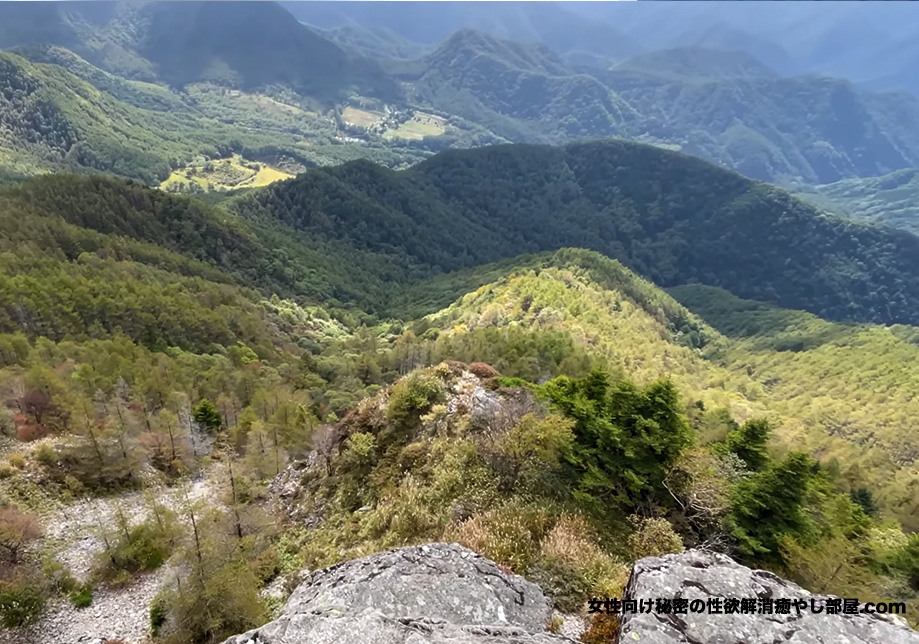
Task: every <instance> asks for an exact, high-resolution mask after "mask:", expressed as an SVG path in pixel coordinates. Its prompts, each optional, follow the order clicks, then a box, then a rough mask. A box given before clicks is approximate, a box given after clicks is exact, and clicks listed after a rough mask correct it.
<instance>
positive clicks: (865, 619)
mask: <svg viewBox="0 0 919 644" xmlns="http://www.w3.org/2000/svg"><path fill="white" fill-rule="evenodd" d="M658 598H661V599H669V600H671V601H672V600H673V599H674V598H679V599H682V600H686V601H687V602H696V603H695V604H694V605H695V606H698V605H699V604H698V603H697V602H699V601H701V602H702V605H704V606H705V608H704V610H703V611H701V612H693V610H692V609H689V610H687V611H686V612H685V613H680V614H677V613H675V612H672V611H671V612H669V613H668V612H664V611H660V612H659V611H658V610H657V608H658V607H657V606H656V600H657V599H658ZM624 599H627V600H635V601H636V602H637V601H641V600H644V601H645V602H647V601H648V600H652V602H653V603H654V604H655V609H654V610H651V611H650V612H641V613H633V612H626V613H624V614H623V615H622V618H621V627H620V629H619V639H618V641H619V642H620V643H622V644H625V643H627V644H632V643H633V642H637V643H639V644H642V643H645V644H778V643H780V642H781V643H782V644H919V633H917V632H916V631H914V630H912V629H910V628H909V626H908V625H907V624H906V623H905V622H904V621H903V620H902V619H901V618H899V617H895V616H885V615H879V614H867V613H855V614H846V613H844V612H840V613H838V614H827V613H826V606H827V604H828V602H831V601H832V600H833V599H835V598H832V597H827V596H822V595H812V594H811V593H809V592H807V591H806V590H804V589H803V588H801V587H800V586H797V585H795V584H793V583H791V582H788V581H785V580H783V579H781V578H779V577H777V576H775V575H773V574H772V573H769V572H765V571H763V570H751V569H750V568H746V567H744V566H741V565H740V564H738V563H736V562H734V561H733V560H731V559H730V558H729V557H726V556H724V555H720V554H714V553H709V552H703V551H699V550H690V551H686V552H683V553H681V554H677V555H667V556H665V557H648V558H646V559H642V560H640V561H639V562H637V563H636V564H635V567H634V569H633V572H632V577H631V579H630V581H629V584H628V586H627V587H626V591H625V598H624ZM734 599H736V600H738V601H739V600H741V599H746V600H747V601H748V603H747V604H746V606H747V607H748V608H749V606H750V604H749V602H750V601H751V600H752V601H754V603H755V604H756V605H757V609H756V610H755V611H753V612H752V613H751V612H742V611H737V612H730V611H729V612H724V611H725V606H726V604H727V603H728V602H727V601H726V600H734ZM760 599H765V600H770V599H771V600H772V601H773V603H774V607H775V609H776V610H774V611H773V613H772V614H764V613H763V612H761V611H760V610H759V606H758V604H759V600H760ZM780 599H781V600H785V599H787V600H790V602H792V606H791V608H790V611H789V612H788V613H784V612H782V611H781V609H779V608H778V601H777V600H780ZM812 600H813V605H812ZM795 602H797V603H798V605H799V606H800V607H801V610H800V612H798V610H797V609H796V608H795V606H794V603H795ZM710 603H714V604H715V605H717V606H721V608H722V612H721V614H712V613H711V612H710V611H709V606H710ZM814 606H815V607H817V608H818V609H819V608H822V609H823V612H821V613H819V614H815V613H814V612H813V607H814ZM551 615H552V608H551V604H550V602H549V601H548V600H547V599H546V597H545V596H544V595H543V594H542V591H540V589H539V587H538V586H536V585H535V584H532V583H530V582H528V581H526V580H525V579H523V578H521V577H518V576H517V575H513V574H508V573H505V572H503V571H502V570H501V569H500V568H498V566H497V565H496V564H495V563H494V562H492V561H489V560H488V559H485V558H484V557H482V556H480V555H477V554H475V553H474V552H472V551H470V550H467V549H465V548H463V547H461V546H459V545H456V544H444V543H435V544H429V545H425V546H415V547H410V548H400V549H398V550H390V551H388V552H383V553H380V554H376V555H373V556H370V557H366V558H364V559H358V560H355V561H349V562H346V563H342V564H338V565H337V566H333V567H331V568H327V569H325V570H319V571H316V572H314V573H312V574H310V575H309V576H308V577H307V578H306V579H305V581H303V583H302V584H301V585H300V586H299V587H298V588H297V589H296V590H295V591H294V593H293V595H291V597H290V599H289V601H288V602H287V606H286V607H285V608H284V610H283V612H282V613H281V615H280V617H279V618H278V619H276V620H275V621H273V622H271V623H269V624H266V625H265V626H263V627H261V628H259V629H256V630H254V631H250V632H248V633H245V634H243V635H237V636H236V637H232V638H230V639H229V640H227V641H226V642H224V644H350V643H352V642H354V643H364V642H367V643H373V644H565V643H567V644H574V643H575V642H576V640H573V639H569V638H567V637H564V636H562V635H553V634H551V633H549V632H547V631H546V627H547V623H548V621H549V619H550V617H551Z"/></svg>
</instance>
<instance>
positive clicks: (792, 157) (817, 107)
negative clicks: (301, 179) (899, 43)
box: [0, 2, 919, 185]
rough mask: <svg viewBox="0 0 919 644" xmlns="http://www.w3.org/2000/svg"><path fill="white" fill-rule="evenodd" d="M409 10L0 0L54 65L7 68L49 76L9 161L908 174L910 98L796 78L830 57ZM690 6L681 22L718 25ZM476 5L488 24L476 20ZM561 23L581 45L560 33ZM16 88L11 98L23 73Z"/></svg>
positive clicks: (40, 165) (30, 165)
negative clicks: (530, 152)
mask: <svg viewBox="0 0 919 644" xmlns="http://www.w3.org/2000/svg"><path fill="white" fill-rule="evenodd" d="M371 4H372V3H371ZM410 4H411V5H413V8H412V11H413V12H414V13H412V16H411V19H409V17H408V16H407V15H406V9H407V7H405V6H403V5H401V4H399V3H388V4H387V5H386V6H385V7H382V6H381V7H375V6H370V5H367V4H366V3H360V2H355V3H348V5H347V6H346V5H329V6H323V5H322V4H321V3H282V6H279V5H277V4H275V3H270V2H258V3H247V2H236V3H221V4H216V3H209V2H200V3H199V2H152V3H104V4H99V3H92V2H88V3H84V2H48V3H38V4H31V5H25V4H21V3H7V4H4V5H3V6H2V7H0V25H2V26H0V47H2V48H5V49H7V50H10V51H11V52H13V53H16V54H18V55H20V56H23V57H24V58H25V59H26V60H27V61H28V62H29V63H44V64H51V65H55V66H56V67H54V68H53V69H54V74H55V75H56V76H55V78H56V83H55V84H53V86H49V85H48V84H47V82H45V77H46V76H47V73H46V71H42V70H48V69H51V68H36V67H29V66H28V65H27V63H26V62H23V61H22V60H20V59H15V58H7V59H6V60H7V63H6V67H5V69H6V70H7V71H6V72H5V73H6V74H9V75H11V76H23V75H25V76H28V77H29V78H31V79H32V82H30V83H28V84H27V85H23V86H22V87H20V88H19V89H18V90H17V91H19V92H20V93H27V94H29V95H30V96H32V94H34V93H35V92H36V91H37V87H39V86H41V87H42V90H41V94H42V97H41V99H38V100H37V99H36V98H27V99H26V98H17V99H16V101H15V102H13V103H10V104H9V107H8V108H7V111H8V112H9V114H10V116H8V117H7V119H8V120H10V119H11V120H14V121H16V122H15V123H11V124H10V125H9V127H8V128H6V129H4V131H3V132H4V133H3V137H4V140H5V141H6V142H5V143H4V144H3V149H2V150H0V153H2V155H3V158H5V159H6V161H5V162H4V165H5V166H6V173H10V172H12V173H14V174H16V173H18V174H29V173H34V172H36V171H40V170H42V169H45V168H52V167H61V166H60V164H61V163H65V164H66V167H68V168H70V169H79V168H80V167H89V168H93V169H97V170H98V169H103V170H106V171H110V172H114V173H116V174H122V175H125V174H127V176H132V177H135V178H142V179H143V180H144V181H145V182H147V183H158V182H161V181H164V180H165V179H166V178H167V177H168V176H169V175H170V173H171V172H172V171H176V170H183V171H184V169H185V168H187V167H188V166H189V164H192V163H194V159H195V158H196V157H197V155H202V154H203V155H204V156H207V157H209V158H217V157H220V156H225V155H226V154H227V150H233V151H234V152H235V153H240V152H241V151H242V150H243V149H244V148H245V149H246V150H247V151H248V152H249V158H250V160H256V161H258V160H260V159H270V158H272V157H276V156H277V155H278V153H283V154H286V155H288V156H290V157H291V158H295V159H297V160H298V163H299V164H300V165H301V166H304V165H307V166H308V165H311V164H315V163H320V164H322V163H328V162H339V161H341V160H346V159H349V158H357V157H363V158H371V159H373V160H375V161H383V162H386V163H388V164H390V165H393V166H398V165H400V164H406V163H414V162H417V161H418V160H420V159H421V158H424V157H425V156H427V155H430V154H431V153H432V152H435V151H438V150H441V149H444V148H446V147H469V146H475V145H482V144H491V143H498V142H529V143H553V144H559V143H565V142H568V141H573V140H579V139H583V138H598V137H599V138H604V137H621V138H628V139H633V140H638V141H643V142H647V143H652V144H657V145H661V146H665V147H670V148H673V149H679V150H683V151H685V152H687V153H690V154H694V155H697V156H701V157H703V158H707V159H709V160H712V161H715V162H716V163H719V164H722V165H725V166H727V167H730V168H732V169H735V170H738V171H740V172H742V173H744V174H746V175H747V176H750V177H751V178H755V179H759V180H765V181H774V182H775V181H777V182H781V183H784V184H787V185H797V184H802V183H803V184H828V183H832V182H835V181H839V180H843V179H849V178H859V177H871V176H879V175H883V174H886V173H889V172H894V171H898V170H904V169H907V168H911V167H914V166H919V137H917V135H916V134H915V133H916V132H917V131H919V128H917V123H919V99H916V98H915V97H913V96H912V95H910V94H905V93H900V94H895V93H894V94H891V93H876V92H874V91H871V90H869V89H866V87H868V86H872V87H873V86H877V84H875V85H871V84H870V83H868V84H865V83H861V84H859V83H857V82H853V81H852V80H846V79H844V78H831V77H824V76H814V75H806V76H794V75H791V76H789V75H787V74H788V73H800V72H807V73H811V74H812V73H813V72H814V71H817V72H820V73H822V72H823V71H824V68H823V67H821V66H819V65H816V66H811V67H808V66H799V67H797V68H789V67H787V66H784V65H781V64H778V63H777V59H776V57H775V56H772V57H769V56H761V58H757V56H758V55H760V54H761V52H756V51H749V49H750V48H749V47H746V48H744V47H740V48H739V49H740V51H729V50H726V49H724V47H725V46H726V45H724V43H718V42H710V41H709V40H705V39H695V40H686V39H685V38H683V39H682V40H681V39H680V38H677V37H676V36H673V34H671V36H672V37H668V38H663V36H660V37H659V38H657V39H652V38H645V37H642V38H639V39H637V40H640V41H641V42H642V43H645V44H643V45H642V46H641V47H638V46H635V45H634V43H632V44H630V43H629V39H627V38H620V36H619V35H618V34H619V32H618V31H617V29H621V28H623V27H625V26H628V31H629V33H630V34H633V33H634V34H644V32H643V31H642V30H641V29H640V28H639V27H640V25H641V24H642V23H641V20H639V17H640V15H645V14H647V15H649V16H651V15H653V16H656V15H658V12H660V11H663V8H662V7H656V6H651V5H659V4H661V3H620V4H622V5H625V4H641V5H642V7H621V8H619V7H609V8H606V9H601V8H591V7H589V6H586V5H585V6H580V5H575V4H572V5H571V6H568V5H565V6H562V5H557V4H554V3H502V5H501V7H500V9H497V11H498V13H497V14H494V11H495V10H489V11H491V12H492V13H487V12H486V11H485V8H484V7H480V6H479V5H478V4H477V3H461V4H455V3H446V4H444V5H443V6H440V5H441V3H438V7H433V6H429V5H427V4H425V3H423V2H422V3H410ZM588 4H589V3H588ZM677 4H679V5H681V6H682V5H691V4H693V3H677ZM415 5H417V7H415ZM537 5H538V6H537ZM663 5H669V3H663ZM674 10H675V11H677V14H678V15H682V14H680V13H679V12H684V11H690V8H688V7H682V8H680V7H677V8H675V9H674ZM692 11H696V9H692ZM698 11H700V12H702V13H701V14H700V15H699V16H697V17H696V18H694V19H693V20H688V19H687V21H686V25H687V28H688V29H689V31H692V28H691V25H692V24H694V23H698V24H702V23H703V22H705V21H706V20H709V18H706V17H705V16H707V15H708V14H705V11H704V10H703V8H699V9H698ZM732 11H733V10H729V11H727V12H726V14H725V15H726V16H732V15H734V14H733V13H732ZM757 11H760V9H757ZM802 11H805V10H804V9H799V8H796V9H794V10H793V12H802ZM839 11H840V15H844V16H849V15H850V14H851V15H855V14H852V13H851V10H849V9H845V8H843V9H840V10H839ZM891 11H892V9H891ZM902 11H907V10H906V9H903V10H902ZM598 12H599V13H598ZM603 12H607V13H603ZM635 12H638V13H635ZM434 13H436V14H437V15H436V16H434V15H433V14H434ZM620 13H621V15H620ZM767 13H768V12H767ZM805 13H806V11H805ZM294 14H295V15H296V17H295V15H294ZM378 14H380V15H378ZM383 14H386V16H389V18H386V19H384V17H383ZM429 14H431V16H429V18H430V20H429V19H428V18H425V16H428V15H429ZM601 14H603V15H601ZM639 14H640V15H639ZM770 15H772V14H770ZM795 15H797V13H796V14H795ZM803 15H804V14H802V16H803ZM897 15H899V14H897ZM362 16H363V17H362ZM486 16H490V17H491V18H493V19H494V20H493V21H492V22H491V23H488V24H485V23H486V22H487V20H486ZM604 16H606V17H604ZM614 16H615V17H616V20H613V19H612V18H613V17H614ZM297 18H300V19H302V20H307V21H312V23H313V25H314V26H312V27H307V26H305V25H303V24H300V23H298V22H297ZM803 19H804V17H800V20H803ZM891 19H892V18H891ZM413 20H414V21H415V22H413ZM672 20H673V18H672V17H670V18H668V19H667V20H666V21H663V22H662V23H661V24H662V31H664V32H668V30H674V29H676V27H675V26H674V27H667V25H670V24H671V22H672ZM732 20H733V18H732ZM764 20H765V18H764ZM788 20H790V18H788V19H786V18H782V19H781V20H779V18H778V17H776V16H773V19H772V22H769V21H766V23H765V24H766V25H767V26H769V25H779V24H781V25H786V23H787V22H788ZM840 20H841V22H839V24H840V25H850V27H851V25H852V24H853V23H852V20H851V19H848V18H847V19H846V20H848V22H846V21H845V20H842V19H841V18H840ZM397 23H398V24H397ZM413 24H414V25H416V26H412V25H413ZM706 24H708V23H706ZM869 24H873V23H871V22H870V21H869ZM368 25H371V26H372V28H370V27H368ZM400 25H401V26H400ZM422 25H427V26H426V27H425V28H422ZM502 25H503V26H502ZM397 27H398V29H397ZM458 27H462V28H460V29H459V30H458V31H457V28H458ZM836 28H837V29H843V27H842V26H838V25H837V27H836ZM853 28H854V27H853ZM712 29H715V28H714V27H712ZM725 29H728V28H727V27H725ZM900 29H901V30H902V29H905V28H900ZM716 31H717V30H716ZM728 31H730V29H728ZM766 31H768V32H769V33H779V31H781V30H780V29H779V28H778V26H769V29H768V30H766ZM788 31H794V30H788ZM573 33H579V34H583V37H579V38H577V39H576V42H574V41H573V40H571V39H570V37H569V40H568V41H566V40H565V38H563V37H562V36H563V35H564V34H568V35H570V34H573ZM674 33H675V32H674ZM687 33H688V32H687ZM783 33H784V32H783ZM834 33H835V32H834ZM898 33H899V32H898ZM496 34H497V35H496ZM789 37H790V36H789ZM742 40H743V39H739V41H742ZM834 42H835V41H834ZM652 43H656V44H655V45H654V46H655V47H658V48H653V49H652V46H651V45H652ZM241 44H242V45H243V46H241ZM674 45H676V48H670V49H666V48H664V49H661V48H659V47H671V46H674ZM613 49H615V50H616V51H611V50H613ZM796 56H797V55H796ZM815 56H816V54H815ZM798 58H800V57H797V58H796V59H798ZM320 61H321V62H320ZM61 68H63V69H61ZM74 76H75V77H77V78H74ZM851 77H852V78H854V79H855V80H856V81H858V80H860V79H859V78H858V77H857V74H852V75H851ZM79 81H83V82H85V83H89V84H90V85H92V86H93V87H94V88H95V90H96V91H95V92H91V94H92V97H91V98H89V99H87V100H90V101H93V102H94V103H97V104H99V105H101V104H102V103H105V104H106V106H105V107H104V108H103V107H100V108H99V110H97V111H106V112H109V113H111V112H113V111H118V112H120V113H122V114H124V116H123V117H122V118H121V121H122V125H120V126H119V128H118V130H117V132H118V133H119V134H118V135H117V136H115V137H114V138H113V137H112V136H110V135H109V133H108V132H101V131H96V130H94V129H93V127H91V126H90V125H89V124H88V123H86V122H82V121H85V119H80V118H79V117H78V116H77V115H75V113H76V112H78V111H79V109H80V108H79V105H74V102H77V103H79V101H76V99H74V94H75V93H77V94H82V95H87V94H88V90H87V89H86V88H85V86H84V85H82V84H81V83H80V82H79ZM9 82H10V83H14V85H10V86H9V87H10V89H9V90H8V91H7V94H9V92H11V91H13V87H14V86H16V85H15V83H17V82H19V81H14V80H11V81H9ZM16 87H18V86H16ZM77 87H82V88H83V89H79V90H76V89H74V88H77ZM891 88H892V87H891ZM885 89H886V87H885ZM7 100H10V99H7ZM112 101H120V102H121V103H127V104H128V105H127V106H121V105H118V103H112ZM38 103H40V104H41V107H40V108H39V107H36V105H37V104H38ZM39 109H40V110H44V111H45V113H46V114H45V116H43V117H42V118H43V119H44V120H49V119H50V120H54V121H55V122H56V123H57V125H55V126H54V127H56V128H64V129H66V130H67V134H66V135H60V136H58V138H57V139H56V140H55V141H50V142H49V141H47V140H44V139H45V138H47V131H46V129H47V125H42V126H36V127H37V129H36V131H35V132H34V133H31V132H30V131H29V127H31V126H29V127H25V129H24V126H23V123H26V124H28V123H33V122H34V120H35V118H34V117H33V116H32V115H31V112H34V111H35V110H39ZM136 110H143V111H142V112H138V111H136ZM129 112H131V114H130V115H129V114H128V113H129ZM156 112H159V113H156ZM162 113H166V114H165V115H164V114H162ZM387 114H389V115H390V116H387ZM167 115H168V116H167ZM330 116H331V118H330ZM349 119H350V120H349ZM65 121H66V125H61V123H63V122H65ZM167 122H168V125H167ZM147 123H157V124H158V125H157V126H156V130H157V131H166V132H177V133H178V132H181V134H180V135H178V136H177V138H179V139H180V142H177V144H176V145H172V146H168V149H165V148H166V146H163V145H160V144H158V143H157V142H155V141H151V142H145V140H146V139H147V138H149V137H148V136H147V134H145V133H144V132H143V130H144V129H145V127H146V124H147ZM430 123H434V124H435V125H434V126H433V127H432V126H431V125H429V124H430ZM192 124H193V125H192ZM413 124H415V125H413ZM426 124H428V125H426ZM42 127H44V128H45V130H43V129H42ZM194 130H198V131H200V132H201V133H202V134H198V135H196V134H195V133H194ZM102 139H105V140H102ZM116 140H117V143H114V142H113V141H116ZM113 145H116V146H118V147H120V148H122V149H120V150H118V151H117V152H112V153H110V152H106V153H105V154H103V155H101V156H103V157H106V158H111V157H116V156H121V157H124V158H142V157H145V158H147V160H146V161H145V162H143V163H138V164H131V163H128V164H121V165H120V166H119V165H118V164H112V163H101V162H98V161H95V160H93V159H94V156H93V155H92V154H87V153H83V152H80V150H82V149H87V148H91V149H95V148H96V147H99V148H104V149H106V150H109V151H110V150H113V148H112V146H113ZM215 146H216V147H218V148H219V150H220V152H219V153H217V154H215V152H214V149H215ZM266 151H267V152H266ZM97 156H99V155H97ZM244 156H245V155H244ZM141 165H142V166H145V167H146V169H145V170H144V171H143V173H142V174H138V169H137V167H139V166H141ZM100 166H101V167H100ZM122 168H131V169H130V170H127V169H122Z"/></svg>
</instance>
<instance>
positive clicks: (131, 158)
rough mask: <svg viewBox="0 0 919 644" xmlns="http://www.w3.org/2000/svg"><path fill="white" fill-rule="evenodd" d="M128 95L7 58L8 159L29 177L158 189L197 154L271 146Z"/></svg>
mask: <svg viewBox="0 0 919 644" xmlns="http://www.w3.org/2000/svg"><path fill="white" fill-rule="evenodd" d="M107 80H109V78H102V79H97V82H99V83H100V84H102V83H104V81H107ZM123 89H124V90H125V91H131V90H133V93H131V94H129V95H125V96H124V98H125V99H127V100H119V99H118V98H115V97H114V96H113V95H112V94H111V93H109V92H108V91H102V90H100V89H98V88H97V87H95V86H93V85H92V84H90V83H88V82H86V81H85V80H82V79H80V78H78V77H77V76H75V75H74V74H71V73H70V72H68V71H67V70H65V69H64V68H63V67H61V66H59V65H54V64H44V63H33V62H30V61H28V60H26V59H24V58H21V57H19V56H17V55H14V54H9V53H5V52H0V107H2V110H0V123H2V125H3V128H2V130H0V159H2V160H3V161H4V165H6V166H8V167H10V168H12V169H14V170H18V171H20V172H21V173H22V174H34V173H37V172H41V171H46V170H49V169H55V170H65V171H68V170H69V171H71V172H73V171H80V170H83V171H86V170H90V171H97V172H99V171H101V172H109V173H112V174H116V175H121V176H126V177H129V178H134V179H140V180H142V181H144V182H145V183H148V184H150V183H154V184H155V183H158V182H159V181H161V180H163V179H165V178H166V177H167V176H169V173H170V172H171V171H172V166H173V165H179V164H180V162H181V160H185V159H189V158H192V157H194V156H195V155H197V154H210V155H213V156H220V155H221V154H225V153H227V152H229V151H230V150H231V149H233V148H237V149H242V148H243V146H244V143H243V141H245V142H246V144H248V145H250V146H251V147H252V148H258V147H260V145H267V143H268V142H269V141H270V137H263V136H262V135H260V134H258V133H256V134H252V133H248V132H237V131H234V130H233V129H231V128H228V127H226V126H223V125H221V124H219V123H217V122H215V121H214V120H211V119H208V118H206V117H204V116H203V115H202V114H200V113H196V112H195V111H194V110H189V109H188V108H187V107H185V108H184V109H176V105H175V103H179V102H178V101H176V100H175V99H172V97H171V96H170V97H169V98H170V99H172V100H166V101H165V102H166V108H165V109H164V107H163V105H161V104H158V101H159V102H163V101H164V99H163V97H162V95H160V94H158V93H157V92H155V91H152V90H149V89H147V90H146V91H142V90H140V89H136V88H133V87H131V86H126V87H123ZM166 95H167V96H169V95H168V93H167V94H166ZM140 103H146V107H138V106H137V105H136V104H140ZM179 104H181V103H179Z"/></svg>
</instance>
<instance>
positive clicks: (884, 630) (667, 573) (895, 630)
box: [619, 550, 919, 644]
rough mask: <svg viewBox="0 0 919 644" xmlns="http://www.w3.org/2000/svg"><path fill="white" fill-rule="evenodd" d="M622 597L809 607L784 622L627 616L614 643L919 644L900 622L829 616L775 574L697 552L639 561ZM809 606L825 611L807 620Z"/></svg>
mask: <svg viewBox="0 0 919 644" xmlns="http://www.w3.org/2000/svg"><path fill="white" fill-rule="evenodd" d="M625 597H626V598H627V599H634V600H641V599H645V600H647V599H653V600H656V599H657V598H659V597H660V598H669V599H673V598H674V597H681V598H685V599H688V600H690V601H692V600H699V599H701V600H702V601H703V602H707V601H708V600H709V599H710V598H713V597H714V598H721V599H722V600H723V599H726V598H737V599H741V598H757V600H758V599H759V598H766V599H769V598H771V599H773V601H774V600H776V599H785V598H787V599H789V600H791V601H792V602H795V601H799V602H804V603H805V604H806V607H805V608H803V609H802V610H801V612H800V614H798V612H797V610H796V609H795V608H794V607H792V608H791V610H790V613H789V614H771V615H769V614H759V609H758V608H757V613H756V614H739V613H732V614H709V613H708V606H707V605H706V611H705V612H703V613H696V614H694V613H692V612H690V613H688V614H686V615H682V614H681V615H676V614H672V613H671V614H666V613H657V612H656V611H654V610H652V611H651V612H650V613H631V612H627V613H625V614H623V616H622V623H621V628H620V636H619V641H620V642H628V643H629V644H631V643H632V642H637V643H638V644H641V643H648V644H776V643H778V642H782V644H919V633H917V632H916V631H914V630H912V629H910V628H909V626H908V625H907V624H906V623H905V622H904V621H903V620H902V619H900V618H898V617H894V616H885V615H878V614H867V613H856V614H843V613H838V614H830V615H828V614H827V613H826V600H827V599H830V598H829V597H827V596H821V595H812V594H811V593H809V592H807V591H806V590H804V589H803V588H801V587H800V586H797V585H795V584H793V583H791V582H788V581H785V580H784V579H781V578H779V577H777V576H775V575H773V574H772V573H769V572H765V571H763V570H751V569H750V568H746V567H744V566H741V565H740V564H738V563H736V562H734V561H733V560H732V559H730V558H729V557H726V556H724V555H720V554H714V553H709V552H703V551H699V550H689V551H686V552H683V553H680V554H676V555H667V556H665V557H648V558H646V559H641V560H640V561H638V562H637V563H636V564H635V567H634V569H633V571H632V577H631V580H630V581H629V584H628V586H627V587H626V591H625ZM812 599H813V600H814V602H815V604H814V605H815V607H816V608H817V609H818V610H819V609H820V608H821V607H822V608H823V612H822V613H819V614H815V613H814V612H812V608H811V600H812ZM860 601H864V600H863V599H860ZM697 605H698V604H697ZM859 608H860V609H861V608H863V604H862V605H860V606H859Z"/></svg>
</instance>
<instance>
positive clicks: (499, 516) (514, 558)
mask: <svg viewBox="0 0 919 644" xmlns="http://www.w3.org/2000/svg"><path fill="white" fill-rule="evenodd" d="M549 525H550V520H549V513H548V511H547V510H544V509H541V508H536V507H533V506H526V505H519V504H517V503H511V504H508V505H506V506H504V507H502V508H498V509H495V510H490V511H488V512H486V513H485V514H482V515H478V516H474V517H472V518H471V519H469V520H467V521H464V522H463V523H461V524H460V525H459V526H457V527H456V528H455V529H454V530H453V531H452V535H453V540H455V541H457V542H459V543H461V544H463V545H464V546H466V547H467V548H470V549H471V550H475V551H476V552H478V553H480V554H482V555H484V556H486V557H488V558H489V559H492V560H494V561H495V562H497V563H499V564H503V565H505V566H507V567H508V568H510V569H511V570H513V571H514V572H517V573H523V572H525V571H526V570H527V569H528V568H529V567H530V565H531V564H532V563H533V561H534V559H535V557H536V555H537V553H538V552H539V541H540V540H541V539H542V538H543V536H544V535H545V534H546V532H547V531H548V527H549Z"/></svg>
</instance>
